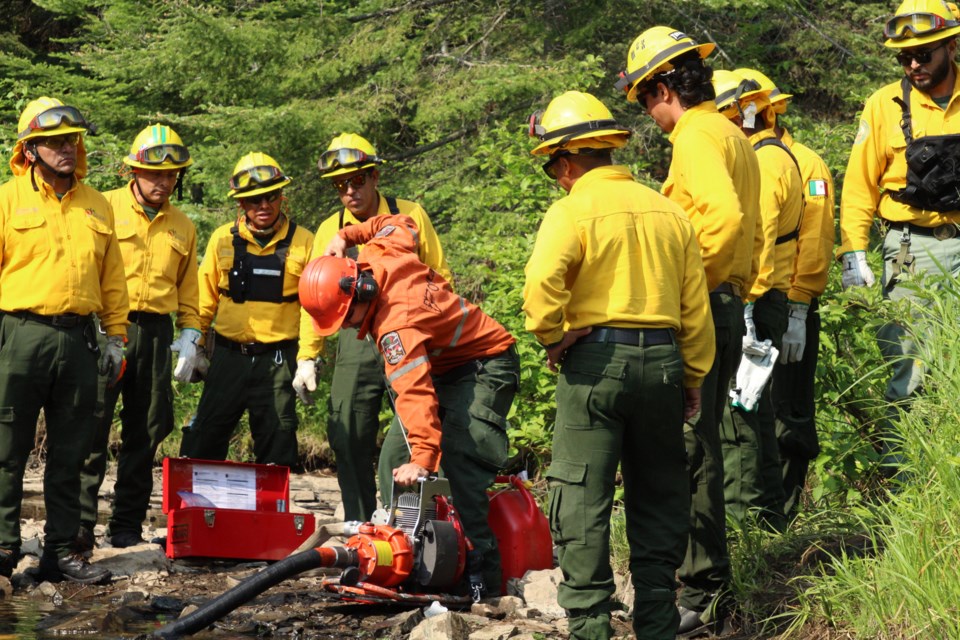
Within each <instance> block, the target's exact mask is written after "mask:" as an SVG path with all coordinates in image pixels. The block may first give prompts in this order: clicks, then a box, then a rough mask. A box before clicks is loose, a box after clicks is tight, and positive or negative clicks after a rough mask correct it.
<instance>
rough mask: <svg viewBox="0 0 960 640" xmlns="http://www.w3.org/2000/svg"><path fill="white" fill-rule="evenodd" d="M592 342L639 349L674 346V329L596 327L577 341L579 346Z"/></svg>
mask: <svg viewBox="0 0 960 640" xmlns="http://www.w3.org/2000/svg"><path fill="white" fill-rule="evenodd" d="M591 342H602V343H610V342H613V343H616V344H632V345H634V346H637V347H640V346H643V347H652V346H655V345H659V344H673V329H624V328H621V327H594V328H593V331H591V332H590V333H588V334H587V335H585V336H583V337H581V338H580V339H579V340H577V344H589V343H591Z"/></svg>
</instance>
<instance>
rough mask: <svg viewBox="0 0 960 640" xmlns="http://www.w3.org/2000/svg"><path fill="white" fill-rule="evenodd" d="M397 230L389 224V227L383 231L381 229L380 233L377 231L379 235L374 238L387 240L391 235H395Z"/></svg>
mask: <svg viewBox="0 0 960 640" xmlns="http://www.w3.org/2000/svg"><path fill="white" fill-rule="evenodd" d="M396 230H397V228H396V227H395V226H393V225H392V224H388V225H387V226H385V227H384V228H383V229H380V231H377V235H376V236H374V237H375V238H386V237H387V236H388V235H390V234H391V233H393V232H394V231H396Z"/></svg>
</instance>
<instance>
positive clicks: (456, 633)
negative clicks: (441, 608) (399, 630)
mask: <svg viewBox="0 0 960 640" xmlns="http://www.w3.org/2000/svg"><path fill="white" fill-rule="evenodd" d="M469 637H470V625H468V624H467V622H466V621H465V620H464V619H463V617H462V616H461V615H459V614H456V613H453V612H450V611H448V612H447V613H441V614H440V615H438V616H433V617H431V618H427V619H426V620H424V621H423V622H421V623H420V624H418V625H417V626H416V627H415V628H414V629H413V631H411V632H410V638H409V640H468V638H469Z"/></svg>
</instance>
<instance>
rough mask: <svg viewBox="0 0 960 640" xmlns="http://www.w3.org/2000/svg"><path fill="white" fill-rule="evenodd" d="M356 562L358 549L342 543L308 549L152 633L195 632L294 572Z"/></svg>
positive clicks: (169, 635) (174, 635) (176, 635)
mask: <svg viewBox="0 0 960 640" xmlns="http://www.w3.org/2000/svg"><path fill="white" fill-rule="evenodd" d="M357 562H358V560H357V552H356V550H355V549H346V548H343V547H321V548H319V549H308V550H307V551H303V552H301V553H298V554H296V555H292V556H290V557H288V558H284V559H283V560H280V561H279V562H277V563H275V564H272V565H270V566H269V567H266V568H265V569H263V570H261V571H258V572H257V573H255V574H253V575H252V576H250V577H249V578H247V579H246V580H244V581H243V582H241V583H240V584H238V585H237V586H235V587H234V588H232V589H230V590H228V591H225V592H223V593H222V594H220V595H219V596H217V597H216V598H214V599H213V600H210V601H208V602H206V603H205V604H204V605H203V606H202V607H200V608H199V609H197V610H196V611H194V612H193V613H190V614H188V615H186V616H184V617H182V618H180V619H179V620H176V621H174V622H171V623H170V624H167V625H164V626H163V627H161V628H159V629H157V630H156V631H154V632H153V633H152V634H151V636H152V637H154V638H179V637H181V636H189V635H192V634H194V633H196V632H197V631H200V630H201V629H204V628H206V627H208V626H210V625H211V624H213V623H214V622H216V621H217V620H219V619H220V618H222V617H223V616H225V615H227V614H228V613H230V612H231V611H233V610H234V609H236V608H237V607H239V606H241V605H243V604H244V603H246V602H248V601H250V600H252V599H253V598H255V597H257V596H258V595H260V594H261V593H263V592H264V591H266V590H267V589H269V588H270V587H272V586H274V585H277V584H279V583H281V582H283V581H284V580H286V579H287V578H289V577H291V576H295V575H297V574H299V573H303V572H304V571H309V570H310V569H316V568H318V567H354V566H356V565H357Z"/></svg>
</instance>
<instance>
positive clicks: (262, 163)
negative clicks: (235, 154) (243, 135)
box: [227, 151, 292, 200]
mask: <svg viewBox="0 0 960 640" xmlns="http://www.w3.org/2000/svg"><path fill="white" fill-rule="evenodd" d="M290 182H292V181H291V179H290V178H288V177H287V176H285V175H284V173H283V170H282V169H280V165H279V164H277V161H276V160H274V159H273V158H271V157H270V156H268V155H267V154H265V153H261V152H260V151H254V152H252V153H248V154H247V155H245V156H243V157H242V158H240V160H239V162H237V166H235V167H234V168H233V175H232V176H231V177H230V191H229V192H227V195H228V196H230V197H231V198H236V199H238V200H239V199H240V198H249V197H251V196H258V195H260V194H261V193H269V192H271V191H276V190H278V189H283V188H284V187H285V186H287V185H288V184H290Z"/></svg>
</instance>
